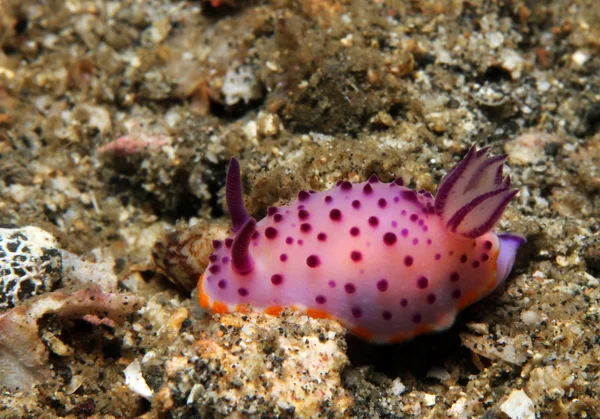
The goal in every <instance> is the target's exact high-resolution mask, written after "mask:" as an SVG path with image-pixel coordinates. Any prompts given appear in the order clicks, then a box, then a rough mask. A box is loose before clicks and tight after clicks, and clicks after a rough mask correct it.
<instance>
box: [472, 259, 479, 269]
mask: <svg viewBox="0 0 600 419" xmlns="http://www.w3.org/2000/svg"><path fill="white" fill-rule="evenodd" d="M471 266H473V268H479V261H478V260H474V261H473V263H472V264H471Z"/></svg>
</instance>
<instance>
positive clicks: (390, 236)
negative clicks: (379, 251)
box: [383, 232, 397, 246]
mask: <svg viewBox="0 0 600 419" xmlns="http://www.w3.org/2000/svg"><path fill="white" fill-rule="evenodd" d="M396 240H397V239H396V235H395V234H394V233H392V232H387V233H385V234H384V235H383V242H384V243H385V244H387V245H388V246H391V245H393V244H394V243H396Z"/></svg>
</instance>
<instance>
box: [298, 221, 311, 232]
mask: <svg viewBox="0 0 600 419" xmlns="http://www.w3.org/2000/svg"><path fill="white" fill-rule="evenodd" d="M310 230H312V226H311V225H310V224H309V223H302V224H300V231H301V232H303V233H310Z"/></svg>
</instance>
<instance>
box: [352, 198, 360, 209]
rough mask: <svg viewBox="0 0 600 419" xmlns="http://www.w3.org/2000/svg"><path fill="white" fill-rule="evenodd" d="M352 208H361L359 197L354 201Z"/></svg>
mask: <svg viewBox="0 0 600 419" xmlns="http://www.w3.org/2000/svg"><path fill="white" fill-rule="evenodd" d="M352 208H354V209H359V208H360V201H359V200H358V199H355V200H354V201H352Z"/></svg>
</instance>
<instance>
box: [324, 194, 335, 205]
mask: <svg viewBox="0 0 600 419" xmlns="http://www.w3.org/2000/svg"><path fill="white" fill-rule="evenodd" d="M331 201H333V198H332V197H331V196H329V195H327V196H326V197H325V203H326V204H329V203H330V202H331Z"/></svg>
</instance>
